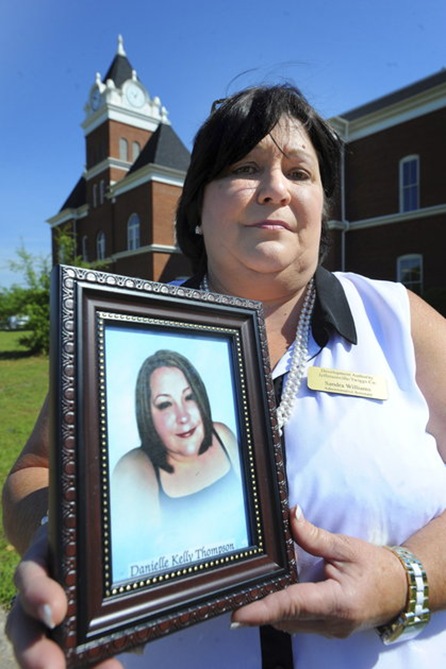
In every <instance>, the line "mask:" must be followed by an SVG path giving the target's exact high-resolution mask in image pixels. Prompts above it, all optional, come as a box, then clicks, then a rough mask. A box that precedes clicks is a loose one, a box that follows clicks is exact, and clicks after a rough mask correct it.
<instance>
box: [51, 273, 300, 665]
mask: <svg viewBox="0 0 446 669" xmlns="http://www.w3.org/2000/svg"><path fill="white" fill-rule="evenodd" d="M50 406H51V475H50V509H49V511H50V513H49V518H50V522H49V536H50V549H51V557H52V560H51V563H52V569H53V574H54V577H55V578H56V579H57V580H58V581H59V582H60V583H61V584H62V586H63V587H64V589H65V592H66V594H67V598H68V615H67V617H66V619H65V621H64V622H63V624H62V625H61V626H60V627H59V628H57V629H56V630H55V631H54V638H55V639H56V640H57V641H58V643H60V645H61V647H62V648H63V649H64V651H65V654H66V658H67V666H68V667H75V666H78V665H80V664H82V665H88V664H90V663H93V662H97V661H99V660H100V659H103V658H105V657H107V656H110V655H115V654H117V653H119V652H122V651H124V650H127V649H130V648H132V647H134V646H139V645H141V644H144V643H146V642H150V641H151V640H154V639H156V638H158V637H161V636H163V635H166V634H169V633H173V632H175V631H177V630H180V629H182V628H184V627H186V626H189V625H192V624H196V623H200V621H202V620H204V619H208V618H209V617H212V616H217V615H219V614H221V613H224V612H226V611H228V610H231V609H234V608H238V607H240V606H242V605H243V604H246V603H248V602H250V601H253V600H255V599H258V598H260V597H263V596H265V595H266V594H268V593H270V592H273V591H275V590H277V589H282V588H285V587H287V586H288V585H289V584H291V583H293V582H294V581H295V579H296V576H295V574H296V568H295V560H294V550H293V542H292V539H291V536H290V532H289V527H288V508H287V490H286V480H285V474H284V465H283V457H282V450H281V441H280V436H279V430H278V426H277V422H276V415H275V399H274V387H273V384H272V380H271V376H270V369H269V362H268V355H267V345H266V337H265V328H264V321H263V313H262V308H261V305H260V303H258V302H255V301H249V300H243V299H239V298H234V297H229V296H225V295H219V294H215V293H209V292H204V291H200V290H196V289H192V288H186V287H183V286H174V285H165V284H160V283H155V282H149V281H146V280H142V279H134V278H129V277H123V276H117V275H113V274H108V273H105V272H98V271H92V270H87V269H79V268H75V267H67V266H58V267H56V268H55V269H54V270H53V276H52V287H51V384H50Z"/></svg>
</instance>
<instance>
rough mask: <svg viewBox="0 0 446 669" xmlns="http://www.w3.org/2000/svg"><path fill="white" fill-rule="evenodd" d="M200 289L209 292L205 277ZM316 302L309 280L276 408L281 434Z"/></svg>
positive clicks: (301, 371) (302, 365)
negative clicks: (286, 372)
mask: <svg viewBox="0 0 446 669" xmlns="http://www.w3.org/2000/svg"><path fill="white" fill-rule="evenodd" d="M200 288H201V289H202V290H206V291H207V292H209V281H208V278H207V275H206V274H205V275H204V276H203V279H202V281H201V285H200ZM315 300H316V288H315V287H314V280H313V279H310V281H309V283H308V286H307V291H306V293H305V299H304V303H303V305H302V310H301V312H300V314H299V320H298V322H297V329H296V338H295V340H294V348H293V353H292V355H291V362H290V369H289V372H288V375H287V377H286V383H285V388H284V390H283V392H282V398H281V400H280V404H279V406H278V407H277V422H278V424H279V432H280V434H282V430H283V426H284V425H285V423H286V422H287V421H288V420H289V418H290V416H291V414H292V413H293V408H294V403H295V401H296V396H297V393H298V392H299V388H300V385H301V383H302V379H303V376H304V373H305V365H306V362H307V357H308V340H309V335H310V328H311V316H312V314H313V308H314V302H315Z"/></svg>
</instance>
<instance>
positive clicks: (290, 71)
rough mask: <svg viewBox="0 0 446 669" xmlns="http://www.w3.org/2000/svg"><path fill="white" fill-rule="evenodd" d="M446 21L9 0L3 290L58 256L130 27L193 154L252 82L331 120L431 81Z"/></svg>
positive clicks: (351, 3) (384, 8)
mask: <svg viewBox="0 0 446 669" xmlns="http://www.w3.org/2000/svg"><path fill="white" fill-rule="evenodd" d="M445 27H446V2H445V0H424V2H422V3H421V2H415V1H414V0H336V2H333V1H331V0H305V2H303V1H302V0H288V1H287V2H283V1H282V0H225V2H221V3H217V2H209V0H189V2H185V0H164V1H163V2H151V1H150V0H126V1H125V2H123V1H121V2H118V1H117V0H107V1H106V0H94V1H91V0H1V1H0V58H1V63H2V67H1V68H0V89H1V91H2V102H1V106H0V123H1V137H2V142H1V146H2V168H1V178H0V184H1V186H0V189H1V208H0V288H2V287H7V286H9V285H10V283H11V282H12V281H16V282H17V281H18V280H19V278H20V277H19V275H14V274H12V273H11V272H10V271H9V269H8V262H9V261H10V260H11V259H14V258H15V257H16V250H17V249H18V248H19V247H20V245H21V244H23V245H24V246H25V248H26V250H27V251H29V252H30V253H32V254H34V255H42V256H46V255H49V252H50V229H49V225H48V224H47V223H46V222H45V221H46V220H47V219H48V218H49V217H50V216H53V215H54V214H56V213H57V212H58V210H59V209H60V207H61V205H62V204H63V202H64V200H65V198H66V197H67V195H68V194H69V192H70V191H71V189H72V187H73V186H74V184H75V183H76V181H77V180H78V178H79V176H80V175H81V174H82V172H83V169H84V162H85V154H84V137H83V132H82V128H81V127H80V125H81V123H82V121H83V119H84V111H83V108H84V105H85V103H86V101H87V97H88V92H89V90H90V87H91V86H92V84H93V83H94V80H95V74H96V72H100V73H101V75H102V76H103V75H104V74H105V72H106V70H107V69H108V67H109V65H110V63H111V61H112V59H113V57H114V55H115V53H116V48H117V37H118V35H119V34H122V35H123V37H124V46H125V50H126V53H127V56H128V58H129V60H130V62H131V63H132V65H133V67H134V68H135V69H136V70H137V73H138V76H139V78H140V79H141V80H142V82H143V83H144V84H145V86H146V87H147V89H148V91H149V94H150V95H151V96H152V97H154V96H156V95H157V96H159V97H160V98H161V101H162V103H163V104H164V105H165V106H166V107H167V109H168V111H169V118H170V121H171V123H172V126H173V128H174V129H175V131H176V133H177V134H178V135H179V136H180V138H181V139H182V140H183V142H184V143H185V144H186V146H188V148H190V146H191V142H192V138H193V136H194V134H195V132H196V130H197V128H198V126H199V125H200V123H201V122H202V121H203V120H204V119H205V117H206V115H207V113H208V111H209V107H210V103H211V101H212V100H214V99H216V98H221V97H224V96H225V95H227V94H228V93H230V92H234V91H235V90H238V89H239V88H242V87H244V86H247V85H251V84H255V83H259V82H265V81H266V82H269V83H272V82H275V81H292V82H293V83H295V84H297V85H298V86H299V87H300V88H301V89H302V91H303V92H304V93H305V94H306V95H307V97H308V98H309V99H310V101H311V102H312V103H313V104H314V105H315V106H316V108H317V109H318V110H319V111H320V112H321V113H322V114H323V115H324V116H327V117H330V116H334V115H337V114H340V113H342V112H344V111H348V110H350V109H353V108H354V107H357V106H359V105H361V104H363V103H366V102H369V101H370V100H373V99H375V98H377V97H380V96H382V95H385V94H387V93H390V92H392V91H394V90H397V89H399V88H402V87H404V86H406V85H408V84H411V83H413V82H415V81H417V80H419V79H422V78H424V77H426V76H429V75H430V74H433V73H435V72H437V71H439V70H440V69H442V68H443V67H445V66H446V47H445V40H444V30H445Z"/></svg>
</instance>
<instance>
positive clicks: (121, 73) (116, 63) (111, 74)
mask: <svg viewBox="0 0 446 669" xmlns="http://www.w3.org/2000/svg"><path fill="white" fill-rule="evenodd" d="M132 72H133V68H132V66H131V65H130V61H129V59H128V58H127V56H122V55H121V54H119V53H117V54H116V56H115V57H114V58H113V62H112V64H111V65H110V67H109V69H108V72H107V74H106V75H105V77H104V83H105V82H107V81H108V79H111V80H112V81H113V82H114V84H115V86H116V88H121V86H122V84H123V83H124V81H127V79H131V78H132Z"/></svg>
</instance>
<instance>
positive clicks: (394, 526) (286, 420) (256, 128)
mask: <svg viewBox="0 0 446 669" xmlns="http://www.w3.org/2000/svg"><path fill="white" fill-rule="evenodd" d="M339 144H340V143H339V141H338V139H337V137H336V136H335V134H334V133H333V132H332V130H331V129H330V127H329V126H328V125H327V124H326V123H325V122H324V121H322V119H321V118H320V117H319V116H318V115H317V114H316V112H315V111H314V110H313V109H312V108H311V107H310V106H309V104H308V103H307V102H306V100H305V99H304V98H303V97H302V96H301V94H300V93H299V92H298V91H297V90H295V89H293V88H290V87H286V86H277V87H265V88H263V87H262V88H255V89H251V90H247V91H243V92H241V93H240V94H237V95H235V96H233V97H232V98H229V99H228V100H226V101H225V102H223V104H221V106H220V107H219V108H218V109H217V110H216V111H214V112H213V113H212V114H211V116H210V117H209V119H208V120H207V122H206V123H205V124H204V126H203V127H202V129H201V130H200V131H199V133H198V135H197V138H196V141H195V145H194V150H193V153H192V159H191V165H190V169H189V172H188V176H187V178H186V182H185V185H184V191H183V195H182V198H181V201H180V204H179V210H178V222H177V234H178V240H179V242H180V244H181V247H182V249H183V250H184V252H185V253H187V254H188V255H189V257H191V259H192V260H193V261H194V263H195V267H196V269H197V270H198V275H197V276H196V277H195V278H194V279H193V280H191V281H190V285H201V287H202V288H204V289H206V288H207V287H209V288H210V289H211V290H213V291H217V292H224V293H228V294H232V295H240V296H242V297H248V298H254V299H259V300H261V301H262V302H263V306H264V311H265V317H266V329H267V338H268V346H269V352H270V356H271V362H272V366H273V368H274V376H275V378H276V379H277V380H278V385H280V383H279V382H280V380H283V390H282V395H281V399H280V406H279V419H280V422H281V424H282V430H283V435H284V444H285V450H286V467H287V476H288V483H289V495H290V504H291V505H292V506H294V505H297V503H298V504H299V506H294V508H293V510H292V512H291V528H292V532H293V536H294V540H295V542H296V550H297V553H298V569H299V576H300V580H301V582H300V583H298V584H296V585H293V586H291V587H289V588H288V589H287V590H286V591H282V592H278V593H274V594H271V595H269V596H268V597H266V598H264V599H263V600H261V601H258V602H255V603H252V604H250V605H249V606H246V607H243V608H241V609H239V610H238V611H236V612H234V613H233V616H232V621H233V624H235V626H236V627H238V628H239V629H238V631H237V632H236V633H235V632H233V637H232V641H231V637H230V638H229V640H228V635H227V634H226V636H225V634H224V632H223V631H222V630H221V627H220V628H219V630H218V634H215V635H214V636H212V635H211V634H208V635H207V636H208V639H209V646H208V645H206V640H203V639H201V645H200V646H197V647H196V648H197V649H198V650H196V653H195V656H194V654H193V653H191V656H190V658H191V661H193V658H195V666H197V660H198V659H200V660H201V666H203V667H205V666H206V667H207V666H212V667H220V666H221V667H224V666H231V665H233V666H239V667H253V668H254V667H259V666H261V664H260V660H259V657H258V656H257V657H256V656H255V648H258V639H257V636H256V631H255V626H257V625H265V624H271V625H273V626H274V627H275V628H277V629H279V630H284V631H285V632H289V633H291V634H292V635H293V636H292V637H288V636H287V637H286V639H287V640H288V642H287V641H284V640H283V639H282V641H281V646H280V648H279V650H281V651H284V648H285V646H286V644H287V643H288V649H287V650H290V651H292V653H293V656H294V659H293V660H291V661H288V660H287V659H286V658H282V659H281V660H280V662H277V663H276V664H279V663H280V664H281V665H282V666H295V667H296V666H299V667H303V668H304V669H308V668H310V669H311V668H316V667H317V668H319V667H325V666H330V667H331V668H332V669H333V668H334V669H341V668H342V669H344V668H345V667H346V666H351V667H355V668H360V669H362V668H368V667H378V668H379V669H387V668H390V667H391V669H399V668H401V669H403V668H404V669H415V668H416V669H420V668H421V669H423V668H424V667H431V666H443V663H444V660H445V659H446V657H445V652H446V650H445V649H446V613H445V611H444V609H445V608H446V579H445V576H444V575H445V574H446V550H445V549H446V513H445V509H446V472H445V467H444V462H443V461H444V459H445V457H446V437H445V435H446V405H445V402H444V399H443V398H444V396H445V384H446V358H445V355H444V341H445V336H446V325H445V321H444V319H442V318H441V317H440V316H439V315H438V314H436V312H434V311H433V310H432V309H431V308H430V307H428V306H427V305H426V304H425V303H424V302H422V300H421V299H419V298H418V297H416V296H415V295H412V294H409V293H407V292H406V290H405V289H404V288H403V287H402V286H400V285H394V284H391V283H387V282H375V281H369V280H367V279H365V278H363V277H359V276H357V275H351V274H347V275H343V274H338V275H336V276H335V275H332V274H330V273H328V272H326V271H325V270H324V269H322V267H321V265H320V263H321V259H322V258H323V255H324V248H325V222H326V220H327V216H328V211H329V205H330V200H331V198H332V196H333V193H334V189H335V186H336V173H337V165H338V162H339V151H340V145H339ZM324 369H325V370H327V369H328V374H329V373H335V374H338V375H339V379H338V383H340V384H341V385H342V383H345V378H346V376H345V375H350V378H351V375H352V374H355V375H356V376H355V378H357V379H358V383H359V385H361V383H362V382H365V381H366V380H367V379H369V380H370V379H371V381H370V383H371V385H373V384H372V381H373V379H374V376H377V377H380V378H381V377H383V378H384V379H385V383H386V384H387V396H388V399H385V400H384V399H382V397H381V398H378V397H374V396H373V395H372V396H369V397H364V396H352V395H348V394H336V393H335V392H332V391H331V392H327V390H329V389H330V386H329V385H327V383H326V382H325V385H324V382H322V383H321V382H320V381H319V387H317V386H318V383H316V384H315V383H313V381H311V379H310V378H309V376H313V372H311V370H316V372H317V371H318V370H322V372H323V370H324ZM310 372H311V373H310ZM319 376H321V373H320V374H319ZM309 383H311V384H312V386H313V387H312V388H310V387H309ZM331 388H332V390H333V387H331ZM363 395H364V393H363ZM33 443H34V446H33V447H31V446H29V447H28V449H31V448H32V451H33V453H35V451H36V450H37V451H38V452H39V453H40V457H41V458H43V457H44V456H45V449H44V446H43V445H42V441H41V440H40V442H39V443H40V446H39V447H37V446H36V437H34V438H33ZM23 457H26V455H25V456H22V459H20V461H19V464H18V465H16V469H15V472H16V473H15V474H12V475H11V477H12V478H11V479H10V481H9V484H8V490H9V493H8V495H7V499H11V497H14V495H15V496H16V498H18V500H23V498H24V497H25V495H26V492H25V491H24V489H25V485H24V483H23V479H22V481H20V478H21V477H20V476H18V472H17V469H18V468H19V467H21V468H22V470H23V467H25V466H26V464H27V461H26V460H25V461H24V460H23ZM42 464H46V463H43V462H42ZM29 476H30V475H29V474H22V477H23V478H25V479H26V480H27V481H29ZM14 477H15V481H14ZM17 479H19V480H17ZM14 483H15V485H13V484H14ZM35 487H36V485H35V484H33V485H30V484H28V488H32V489H33V490H34V489H35ZM22 503H23V502H22ZM17 507H18V503H17V502H16V504H15V505H14V504H13V503H11V502H9V504H8V509H10V510H9V511H8V515H9V517H11V518H16V519H17V517H18V511H17ZM302 509H303V510H304V511H305V513H306V516H307V517H308V520H306V519H305V516H304V515H303V512H302ZM40 510H41V512H42V513H44V512H45V506H44V505H43V504H42V506H41V509H40ZM21 517H23V516H21ZM310 521H311V522H310ZM35 523H36V520H35ZM11 524H12V523H11ZM36 524H37V523H36ZM34 528H35V526H34ZM11 534H12V532H11ZM22 535H23V532H22V533H21V536H22ZM29 535H31V530H30V532H29ZM16 536H17V532H16ZM16 543H19V539H16ZM394 545H398V546H400V547H401V546H402V545H404V547H405V548H406V550H407V551H409V552H407V553H403V552H402V551H401V550H399V551H397V550H389V548H387V547H386V546H391V547H392V546H394ZM34 550H35V549H34ZM32 569H34V570H35V569H36V567H35V565H31V566H30V565H29V564H27V563H25V566H22V567H21V568H20V569H19V572H18V585H19V591H20V593H22V592H23V590H24V589H25V588H27V590H26V592H27V596H26V597H25V599H24V600H23V599H22V607H26V610H27V612H28V613H29V614H30V615H31V616H34V618H36V619H38V620H42V619H43V618H42V616H40V617H39V613H38V612H39V609H38V607H37V604H38V603H40V604H42V603H43V602H44V603H48V602H49V601H50V599H49V597H50V586H51V588H55V587H56V586H55V584H54V583H53V582H48V581H47V580H45V579H43V578H42V582H41V587H39V588H38V589H37V588H36V590H34V591H32V592H31V593H30V592H29V590H28V588H29V587H30V580H31V577H32V573H34V572H32V571H31V570H32ZM424 570H425V572H426V574H427V579H428V581H429V587H430V591H429V593H430V594H429V602H428V599H427V597H426V592H427V588H426V587H425V586H426V577H425V574H424ZM416 573H417V574H418V575H417V576H416V577H415V574H416ZM409 577H413V582H414V583H415V585H412V586H411V588H410V594H414V595H415V600H416V602H417V603H416V604H415V603H414V602H413V601H411V600H410V598H409V597H408V594H409V589H408V578H409ZM412 591H413V592H412ZM22 597H23V595H22V594H20V596H19V600H20V599H21V598H22ZM51 601H52V602H53V614H54V617H53V620H55V621H57V622H58V621H60V619H61V617H62V615H63V599H62V598H61V596H60V594H59V595H57V596H56V595H54V597H53V599H52V600H51ZM22 607H20V606H19V605H17V606H16V608H15V612H14V613H13V615H12V620H11V625H10V629H11V632H10V634H11V636H12V637H13V639H15V642H16V645H20V643H21V639H22V638H23V634H24V633H23V632H22V633H21V634H19V632H18V623H19V621H21V620H22V621H23V617H21V616H23V613H22V611H23V609H22ZM56 607H58V608H57V609H56ZM428 607H430V609H431V611H432V612H433V615H432V617H431V621H430V622H429V624H428V625H427V627H425V629H424V630H421V628H422V627H423V625H424V623H425V622H426V621H427V620H428V618H429V613H428ZM14 620H15V622H14ZM218 621H219V619H217V623H216V625H218V624H219V623H218ZM411 623H415V624H411ZM392 625H393V627H392ZM204 627H205V626H201V625H198V626H197V628H196V629H194V628H192V629H191V630H188V631H187V632H188V634H184V636H177V635H174V636H173V637H172V638H171V639H163V640H162V642H158V641H157V642H155V643H154V644H147V646H146V650H145V655H144V656H143V657H142V658H134V659H133V658H132V659H129V658H128V657H126V659H125V660H124V666H125V667H132V668H133V667H135V668H136V667H145V666H156V659H155V660H154V658H156V652H157V650H156V649H157V648H162V650H163V651H164V657H165V658H169V659H172V658H173V657H174V654H175V650H176V649H177V648H178V645H179V640H181V642H182V643H183V646H182V648H183V649H186V648H188V647H189V646H187V643H186V642H187V640H188V639H192V640H197V639H198V638H199V637H200V634H201V630H203V629H204ZM26 629H27V630H29V629H30V628H29V627H26ZM40 629H42V628H40ZM377 629H378V630H379V632H380V634H381V637H382V639H384V640H385V641H389V640H390V639H391V636H392V634H393V635H394V636H396V635H397V634H398V633H401V634H400V640H401V643H395V644H391V645H385V644H383V643H382V641H381V639H380V636H379V634H378V633H377V631H376V630H377ZM409 632H410V633H411V634H413V635H415V634H416V633H418V632H420V634H418V636H417V637H416V638H415V639H414V640H411V641H407V640H406V639H407V636H408V633H409ZM180 634H181V635H183V633H180ZM221 638H223V639H226V648H227V655H226V658H225V659H226V664H225V663H220V664H219V653H218V651H217V652H216V651H215V650H214V651H213V649H212V648H213V647H212V644H211V642H212V643H214V642H216V641H218V640H219V639H221ZM48 644H49V642H48V641H42V640H40V641H38V642H36V643H35V644H34V646H33V648H34V649H35V648H36V647H38V648H40V649H41V650H42V652H43V649H45V652H48V653H49V652H50V650H49V646H48ZM256 644H257V646H256ZM191 645H192V642H191ZM265 649H266V644H263V643H262V651H263V650H265ZM51 652H56V651H55V650H54V648H51ZM19 653H20V650H19ZM169 653H170V655H169ZM231 653H233V655H231ZM230 655H231V656H230ZM188 659H189V658H188V657H187V653H186V650H184V652H183V654H182V663H181V666H188ZM442 660H443V662H442ZM22 662H23V666H24V667H26V669H30V668H31V669H34V666H36V665H33V664H32V663H31V662H28V663H27V664H26V663H25V662H24V661H23V660H22ZM268 662H269V660H268V661H267V664H265V665H264V666H274V659H273V660H271V662H270V663H269V664H268ZM170 664H171V666H175V664H176V662H175V658H174V659H173V660H172V662H171V663H170ZM37 666H39V665H37ZM111 666H112V665H111V664H103V665H101V669H104V668H105V667H106V668H107V669H109V667H111Z"/></svg>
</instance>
